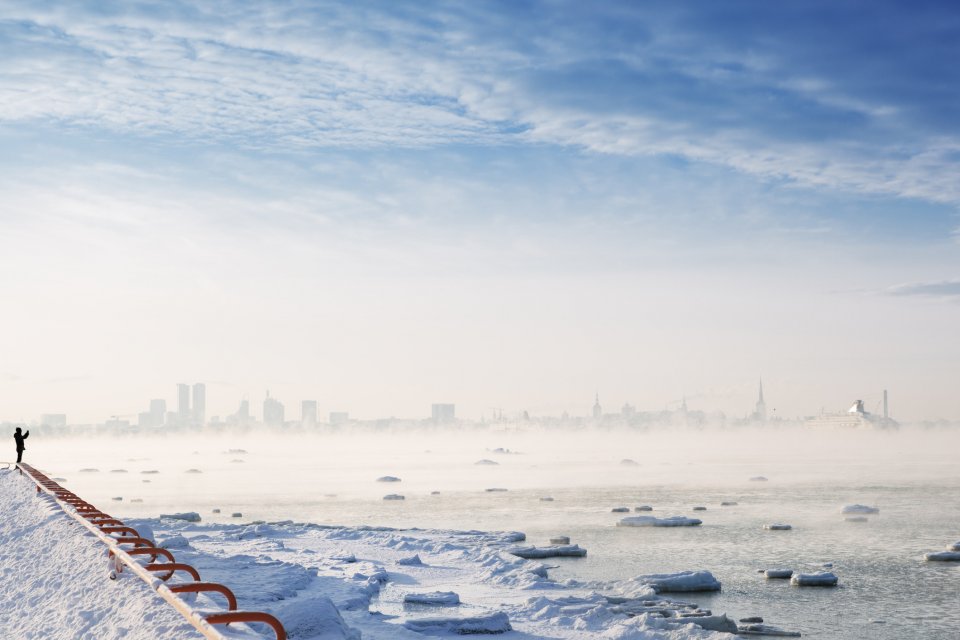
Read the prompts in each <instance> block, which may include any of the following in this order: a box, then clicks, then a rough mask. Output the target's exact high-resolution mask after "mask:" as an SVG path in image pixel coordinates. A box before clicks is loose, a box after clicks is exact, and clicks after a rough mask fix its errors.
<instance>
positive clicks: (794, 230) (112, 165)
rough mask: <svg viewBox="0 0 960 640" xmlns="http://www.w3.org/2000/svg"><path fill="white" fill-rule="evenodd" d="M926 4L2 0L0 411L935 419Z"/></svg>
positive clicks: (940, 269)
mask: <svg viewBox="0 0 960 640" xmlns="http://www.w3.org/2000/svg"><path fill="white" fill-rule="evenodd" d="M61 5H62V6H61ZM954 14H955V10H954V9H953V8H952V7H951V6H950V5H949V3H946V4H944V3H923V8H922V10H920V9H917V8H915V7H914V6H912V5H906V4H897V3H892V4H891V3H881V4H876V5H870V6H866V5H862V6H861V5H849V4H842V3H841V4H837V3H825V2H812V3H803V4H801V5H791V6H781V5H780V4H779V3H763V2H749V1H743V2H734V3H723V4H722V5H721V4H716V5H714V4H710V5H705V4H703V3H693V4H690V5H684V4H682V3H681V4H677V3H667V2H650V3H642V4H638V3H627V4H624V3H619V2H599V3H590V4H589V6H588V5H584V4H582V3H575V2H559V3H554V2H536V1H535V2H530V3H521V4H518V3H512V2H489V3H480V4H473V3H471V4H457V3H452V4H451V3H445V2H424V3H418V4H417V5H416V6H408V5H403V6H400V5H391V4H384V3H366V2H358V3H336V2H331V3H319V4H317V3H303V2H299V1H294V2H290V3H280V4H277V3H272V2H267V1H263V2H252V3H243V4H238V5H230V6H226V5H223V4H222V3H218V2H209V1H206V0H197V1H191V2H182V1H179V0H172V1H171V2H166V3H163V4H162V5H158V6H153V5H151V4H149V3H146V4H144V3H138V4H136V5H126V4H122V3H121V4H110V3H107V4H102V3H98V2H75V3H37V2H30V1H27V0H12V1H10V2H6V3H4V6H3V9H2V10H0V50H2V52H3V54H4V55H3V61H4V62H3V73H0V98H2V100H0V146H2V148H3V149H4V153H3V154H2V155H0V273H2V274H3V276H2V277H0V300H2V301H3V302H4V304H5V315H4V330H3V331H2V332H0V354H2V361H0V414H3V415H7V416H12V417H16V416H38V415H40V414H41V413H46V412H50V411H57V410H62V411H66V412H68V413H70V414H71V415H76V416H78V417H80V416H90V417H91V419H93V418H95V417H97V416H101V415H102V412H103V410H104V408H105V407H114V408H115V409H114V410H115V411H116V412H118V413H124V414H126V413H131V414H136V413H139V412H141V411H143V410H144V407H143V406H142V404H141V403H142V400H141V399H142V398H151V397H154V395H155V394H156V391H155V390H156V389H164V388H166V387H165V386H164V385H165V384H167V381H169V380H177V379H180V377H181V376H187V378H188V379H191V380H207V381H208V384H209V385H211V386H210V389H209V391H210V394H211V396H212V395H213V393H214V391H216V393H217V394H220V393H221V391H223V392H226V391H230V390H231V389H232V393H231V394H229V395H232V396H233V397H241V396H243V395H244V394H247V395H248V397H250V398H251V399H253V398H255V397H256V398H258V397H259V394H260V393H261V392H262V390H263V389H266V388H270V389H271V390H273V391H274V392H275V393H276V394H277V395H278V396H282V397H284V398H291V399H292V400H291V401H295V400H294V399H299V398H309V397H313V396H314V395H317V390H322V391H323V393H324V397H330V398H336V399H337V401H338V402H339V403H342V406H343V407H362V408H363V410H364V411H369V412H370V413H371V414H379V415H389V414H391V413H396V414H400V415H412V414H416V413H419V412H420V411H422V407H423V406H429V404H430V403H432V402H434V401H435V400H436V399H443V398H456V399H457V406H458V411H461V412H462V413H463V415H468V416H473V415H477V416H478V415H481V414H482V413H484V411H489V408H488V405H490V404H495V405H496V406H509V407H524V406H526V407H528V408H529V409H530V410H531V411H533V412H541V413H552V414H558V413H561V412H562V411H564V410H571V409H573V408H574V407H577V406H579V402H580V400H579V398H580V397H581V396H582V394H583V393H584V390H590V391H592V390H594V389H601V390H603V392H604V394H605V395H606V396H608V397H610V398H611V399H612V398H624V399H629V402H631V403H634V404H637V405H639V406H661V405H663V404H665V403H668V402H673V401H678V400H680V399H681V398H682V397H683V396H684V395H686V396H687V397H688V398H693V397H695V396H699V397H701V398H703V402H704V403H705V404H709V405H710V406H715V407H717V408H718V409H719V410H723V411H725V412H726V413H728V414H731V415H732V414H734V413H735V412H739V411H740V410H741V407H744V406H749V405H752V403H753V386H754V384H755V382H754V381H755V380H756V377H757V375H758V373H760V372H762V373H763V375H764V378H765V380H769V383H770V385H771V388H770V390H771V394H772V393H773V390H774V388H775V389H776V393H775V396H776V397H777V398H778V402H777V405H776V408H777V410H778V413H779V412H782V413H784V414H786V415H802V414H804V413H807V412H809V411H810V410H811V408H818V407H820V406H825V407H840V406H844V405H846V404H847V403H848V402H850V401H851V399H853V398H856V397H858V396H863V395H866V394H868V393H879V392H880V390H882V389H889V390H891V392H892V393H893V394H894V396H893V397H894V398H896V402H895V407H896V412H895V413H896V414H897V415H898V416H901V417H903V418H904V419H907V420H920V419H925V418H933V419H936V418H945V419H952V420H960V402H958V400H957V394H956V390H955V387H956V380H957V379H958V378H960V341H958V340H956V327H957V326H958V325H960V181H958V180H957V178H956V176H957V175H960V119H958V118H956V113H957V112H958V108H960V106H958V105H960V70H958V68H957V65H956V64H954V63H953V61H954V60H956V59H958V58H960V42H958V41H957V39H956V38H954V37H952V36H951V34H952V32H951V28H952V27H951V25H953V24H955V17H954ZM225 395H227V394H225ZM771 397H772V396H771ZM211 401H212V400H211ZM57 404H62V405H63V407H64V408H63V409H57V407H56V406H55V405H57ZM208 405H210V403H208ZM214 408H215V407H214V406H212V405H210V406H208V407H207V412H208V414H210V415H213V410H214ZM288 409H289V410H292V411H294V412H295V411H296V407H295V405H290V407H289V408H288ZM333 410H337V409H336V408H334V409H333ZM215 412H216V413H222V412H223V408H221V407H216V411H215Z"/></svg>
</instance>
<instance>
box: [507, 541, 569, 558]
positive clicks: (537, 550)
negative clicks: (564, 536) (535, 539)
mask: <svg viewBox="0 0 960 640" xmlns="http://www.w3.org/2000/svg"><path fill="white" fill-rule="evenodd" d="M508 553H510V554H511V555H515V556H517V557H518V558H526V559H528V560H531V559H540V558H568V557H569V558H582V557H583V556H585V555H587V550H586V549H584V548H583V547H581V546H580V545H578V544H553V545H549V546H546V547H535V546H529V547H513V548H511V549H509V550H508Z"/></svg>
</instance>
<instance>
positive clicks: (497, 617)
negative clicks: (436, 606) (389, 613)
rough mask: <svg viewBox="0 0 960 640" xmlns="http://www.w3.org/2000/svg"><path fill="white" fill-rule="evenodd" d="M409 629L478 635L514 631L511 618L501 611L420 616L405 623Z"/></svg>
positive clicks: (436, 632)
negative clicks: (464, 614)
mask: <svg viewBox="0 0 960 640" xmlns="http://www.w3.org/2000/svg"><path fill="white" fill-rule="evenodd" d="M403 626H405V627H406V628H407V629H410V630H411V631H417V632H419V633H429V634H456V635H478V634H496V633H506V632H507V631H512V630H513V627H511V626H510V618H508V617H507V614H505V613H503V612H502V611H501V612H497V613H491V614H489V615H483V616H474V617H471V618H419V619H415V620H407V621H406V622H404V623H403Z"/></svg>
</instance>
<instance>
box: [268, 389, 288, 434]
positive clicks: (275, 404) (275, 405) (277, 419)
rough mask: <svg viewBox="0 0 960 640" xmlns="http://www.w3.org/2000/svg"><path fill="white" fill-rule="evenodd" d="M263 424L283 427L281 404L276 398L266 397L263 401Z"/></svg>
mask: <svg viewBox="0 0 960 640" xmlns="http://www.w3.org/2000/svg"><path fill="white" fill-rule="evenodd" d="M263 423H264V424H268V425H270V426H274V427H280V426H283V404H282V403H281V402H280V401H279V400H277V399H276V398H271V397H270V392H269V391H268V392H267V397H266V398H265V399H264V401H263Z"/></svg>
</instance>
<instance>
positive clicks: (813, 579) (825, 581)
mask: <svg viewBox="0 0 960 640" xmlns="http://www.w3.org/2000/svg"><path fill="white" fill-rule="evenodd" d="M837 582H838V578H837V576H836V575H835V574H833V573H830V572H829V571H823V572H820V573H795V574H793V577H792V578H790V584H792V585H796V586H798V587H835V586H837Z"/></svg>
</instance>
